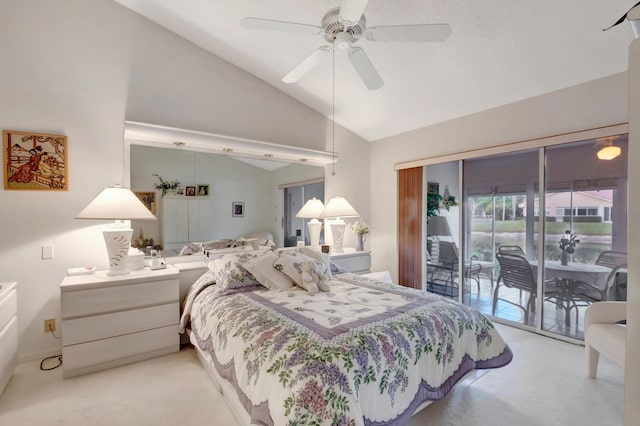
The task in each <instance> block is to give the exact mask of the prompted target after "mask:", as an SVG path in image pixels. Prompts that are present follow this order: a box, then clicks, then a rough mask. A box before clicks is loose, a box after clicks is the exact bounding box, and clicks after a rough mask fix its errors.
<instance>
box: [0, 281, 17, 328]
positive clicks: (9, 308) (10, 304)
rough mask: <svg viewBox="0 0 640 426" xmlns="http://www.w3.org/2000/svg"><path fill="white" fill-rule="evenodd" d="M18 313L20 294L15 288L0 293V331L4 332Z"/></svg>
mask: <svg viewBox="0 0 640 426" xmlns="http://www.w3.org/2000/svg"><path fill="white" fill-rule="evenodd" d="M17 312H18V292H17V291H16V289H15V288H12V289H10V290H4V291H2V292H0V330H2V329H3V328H4V327H5V326H6V325H7V324H8V323H9V321H10V320H11V318H13V317H14V316H15V315H16V313H17Z"/></svg>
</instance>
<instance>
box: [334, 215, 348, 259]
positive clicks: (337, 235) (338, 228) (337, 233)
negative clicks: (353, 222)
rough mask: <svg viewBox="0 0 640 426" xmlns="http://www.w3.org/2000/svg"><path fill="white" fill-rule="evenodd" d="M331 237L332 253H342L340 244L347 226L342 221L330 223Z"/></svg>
mask: <svg viewBox="0 0 640 426" xmlns="http://www.w3.org/2000/svg"><path fill="white" fill-rule="evenodd" d="M330 226H331V235H332V236H333V252H334V253H342V252H343V251H344V249H343V248H342V244H343V242H344V231H345V230H346V227H347V225H346V224H345V223H344V221H342V220H340V221H335V222H333V223H331V225H330Z"/></svg>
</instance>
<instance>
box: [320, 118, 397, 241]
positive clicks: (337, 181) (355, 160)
mask: <svg viewBox="0 0 640 426" xmlns="http://www.w3.org/2000/svg"><path fill="white" fill-rule="evenodd" d="M354 107H357V105H354ZM390 119H391V118H390ZM330 126H331V123H327V134H328V137H327V145H326V150H327V151H331V150H332V147H333V139H332V138H331V128H330ZM371 148H372V147H371V144H370V143H368V142H366V141H364V140H363V139H361V138H359V137H358V136H356V135H355V134H354V133H351V132H350V131H348V130H345V129H343V128H340V127H339V126H337V125H336V132H335V151H336V152H338V153H339V154H340V161H338V162H337V163H336V164H335V165H334V166H335V167H332V166H331V165H330V166H326V167H325V179H326V180H325V203H326V202H328V200H329V199H330V198H331V197H336V196H341V197H344V198H345V199H346V200H347V201H349V203H350V204H351V205H352V206H353V208H354V209H356V211H357V212H358V213H359V214H360V217H361V218H362V219H363V220H365V221H366V222H367V223H370V222H371V215H372V210H371V207H372V205H371V200H372V199H375V198H377V197H379V196H381V195H382V193H381V191H384V190H383V189H381V188H380V187H378V186H377V185H372V184H371V185H370V175H376V173H377V171H376V170H375V169H373V168H371V162H370V152H371ZM343 159H348V161H343ZM334 171H335V174H334V173H333V172H334ZM345 182H349V185H346V184H345ZM371 183H372V182H371ZM365 188H370V190H368V189H365ZM385 208H386V207H385ZM354 220H355V219H345V222H347V223H349V222H353V221H354ZM369 229H370V234H369V237H370V238H375V236H376V235H377V230H376V229H373V228H371V227H370V228H369ZM325 232H327V231H326V230H325ZM369 244H370V240H367V241H366V242H365V250H369ZM394 244H395V241H394ZM343 245H344V247H355V246H356V236H355V235H354V234H353V232H352V231H351V230H350V228H349V227H347V230H346V232H345V236H344V241H343Z"/></svg>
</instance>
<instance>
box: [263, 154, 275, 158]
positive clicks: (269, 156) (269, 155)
mask: <svg viewBox="0 0 640 426" xmlns="http://www.w3.org/2000/svg"><path fill="white" fill-rule="evenodd" d="M264 156H265V157H267V158H273V154H265V155H264Z"/></svg>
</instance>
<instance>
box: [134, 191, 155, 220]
mask: <svg viewBox="0 0 640 426" xmlns="http://www.w3.org/2000/svg"><path fill="white" fill-rule="evenodd" d="M134 194H136V197H138V199H139V200H140V201H142V204H144V205H145V207H146V208H148V209H149V211H150V212H151V214H153V215H155V214H156V193H155V192H134Z"/></svg>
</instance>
